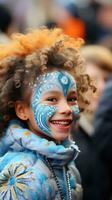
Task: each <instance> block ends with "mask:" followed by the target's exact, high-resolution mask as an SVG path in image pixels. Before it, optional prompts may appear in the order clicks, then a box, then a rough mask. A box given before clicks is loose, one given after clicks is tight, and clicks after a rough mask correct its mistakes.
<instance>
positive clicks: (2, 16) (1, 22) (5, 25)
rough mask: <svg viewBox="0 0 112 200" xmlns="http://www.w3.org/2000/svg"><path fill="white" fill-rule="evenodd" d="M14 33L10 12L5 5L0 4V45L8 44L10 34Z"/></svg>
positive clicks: (14, 27) (14, 26)
mask: <svg viewBox="0 0 112 200" xmlns="http://www.w3.org/2000/svg"><path fill="white" fill-rule="evenodd" d="M16 31H17V29H16V25H15V23H14V19H13V16H12V14H11V12H10V10H9V9H8V8H7V7H6V6H5V5H2V4H0V43H9V42H10V40H11V38H10V36H11V34H12V33H14V32H16Z"/></svg>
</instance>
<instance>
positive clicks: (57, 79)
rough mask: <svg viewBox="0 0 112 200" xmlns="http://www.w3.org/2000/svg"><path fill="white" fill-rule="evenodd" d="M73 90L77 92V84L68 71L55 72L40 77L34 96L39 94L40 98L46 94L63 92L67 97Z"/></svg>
mask: <svg viewBox="0 0 112 200" xmlns="http://www.w3.org/2000/svg"><path fill="white" fill-rule="evenodd" d="M71 88H73V89H74V90H76V82H75V80H74V78H73V76H72V75H71V74H69V73H68V72H66V71H53V72H48V73H46V74H44V75H41V76H40V77H39V79H38V83H37V84H35V86H34V92H33V94H36V96H37V94H38V97H39V96H40V95H41V94H42V93H44V92H48V91H53V90H55V91H62V92H63V93H64V95H65V96H66V95H67V93H68V91H69V90H70V89H71Z"/></svg>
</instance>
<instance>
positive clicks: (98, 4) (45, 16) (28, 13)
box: [0, 0, 112, 49]
mask: <svg viewBox="0 0 112 200" xmlns="http://www.w3.org/2000/svg"><path fill="white" fill-rule="evenodd" d="M1 6H2V8H0V30H1V32H2V31H4V30H3V29H2V26H3V24H5V25H4V26H7V28H5V29H8V31H7V30H5V33H6V34H7V35H8V36H10V34H11V33H12V32H16V31H20V32H24V31H26V30H27V29H29V28H35V27H39V26H40V25H47V26H48V27H49V28H52V27H55V26H57V27H61V28H62V29H63V30H64V32H65V33H67V34H68V35H71V36H73V37H75V36H79V37H82V38H84V39H85V41H86V43H88V44H95V43H100V44H102V45H106V46H108V47H109V48H110V49H111V48H112V47H111V43H112V0H24V1H23V0H0V7H1ZM3 6H5V7H6V9H7V11H6V10H5V14H4V13H3V12H4V11H2V10H3V9H4V8H3ZM6 15H7V16H6ZM9 15H10V17H9ZM3 16H4V17H3ZM6 18H8V19H9V18H11V19H10V20H9V21H8V22H7V23H6V21H7V19H6ZM7 32H8V33H7ZM110 41H111V42H110Z"/></svg>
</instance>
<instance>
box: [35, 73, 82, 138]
mask: <svg viewBox="0 0 112 200" xmlns="http://www.w3.org/2000/svg"><path fill="white" fill-rule="evenodd" d="M38 82H39V83H38V84H37V85H36V86H35V87H34V90H33V95H32V102H31V105H32V110H33V112H34V118H35V120H36V123H37V125H38V128H39V129H40V130H41V131H42V132H43V133H45V134H47V135H49V136H51V137H52V132H51V130H50V127H49V125H48V121H49V119H50V118H51V117H52V116H53V115H54V114H55V113H56V112H57V110H58V106H54V105H48V104H45V103H43V102H41V99H42V96H43V95H44V94H45V93H47V92H50V91H59V92H60V91H61V92H62V93H63V94H64V96H65V97H66V96H67V94H68V92H69V91H70V90H71V89H73V90H74V91H76V83H75V81H74V78H73V77H72V76H71V75H70V74H69V73H67V72H64V71H54V72H50V73H47V74H45V75H42V76H40V77H39V80H38ZM72 111H73V114H74V115H76V114H79V108H78V106H77V105H75V106H72Z"/></svg>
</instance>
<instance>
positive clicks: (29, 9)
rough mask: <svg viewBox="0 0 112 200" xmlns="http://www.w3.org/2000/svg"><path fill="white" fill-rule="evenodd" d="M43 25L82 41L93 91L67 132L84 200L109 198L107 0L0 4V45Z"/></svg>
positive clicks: (111, 80)
mask: <svg viewBox="0 0 112 200" xmlns="http://www.w3.org/2000/svg"><path fill="white" fill-rule="evenodd" d="M44 25H45V26H47V27H49V28H53V27H60V28H62V29H63V30H64V32H65V33H66V34H68V35H70V36H72V37H81V38H83V39H84V40H85V44H84V46H83V47H82V48H81V54H82V56H83V57H84V59H85V70H86V71H87V74H89V75H90V77H91V79H92V81H93V82H94V85H95V87H96V92H95V94H94V96H92V98H90V97H91V95H90V94H88V95H87V98H88V99H90V102H89V104H88V107H87V108H86V110H85V111H84V112H82V113H81V116H80V119H79V120H78V122H77V126H76V127H73V130H72V137H73V139H74V141H75V142H76V144H78V146H79V149H80V151H81V152H80V154H79V157H78V158H77V162H76V165H77V167H78V169H79V171H80V174H81V178H82V185H83V190H84V195H83V200H112V103H111V98H112V75H111V74H112V0H24V1H23V0H19V1H15V0H0V43H7V42H10V40H11V34H12V33H15V32H18V31H19V32H25V31H27V29H32V28H36V27H39V26H44ZM88 99H87V100H88Z"/></svg>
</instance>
